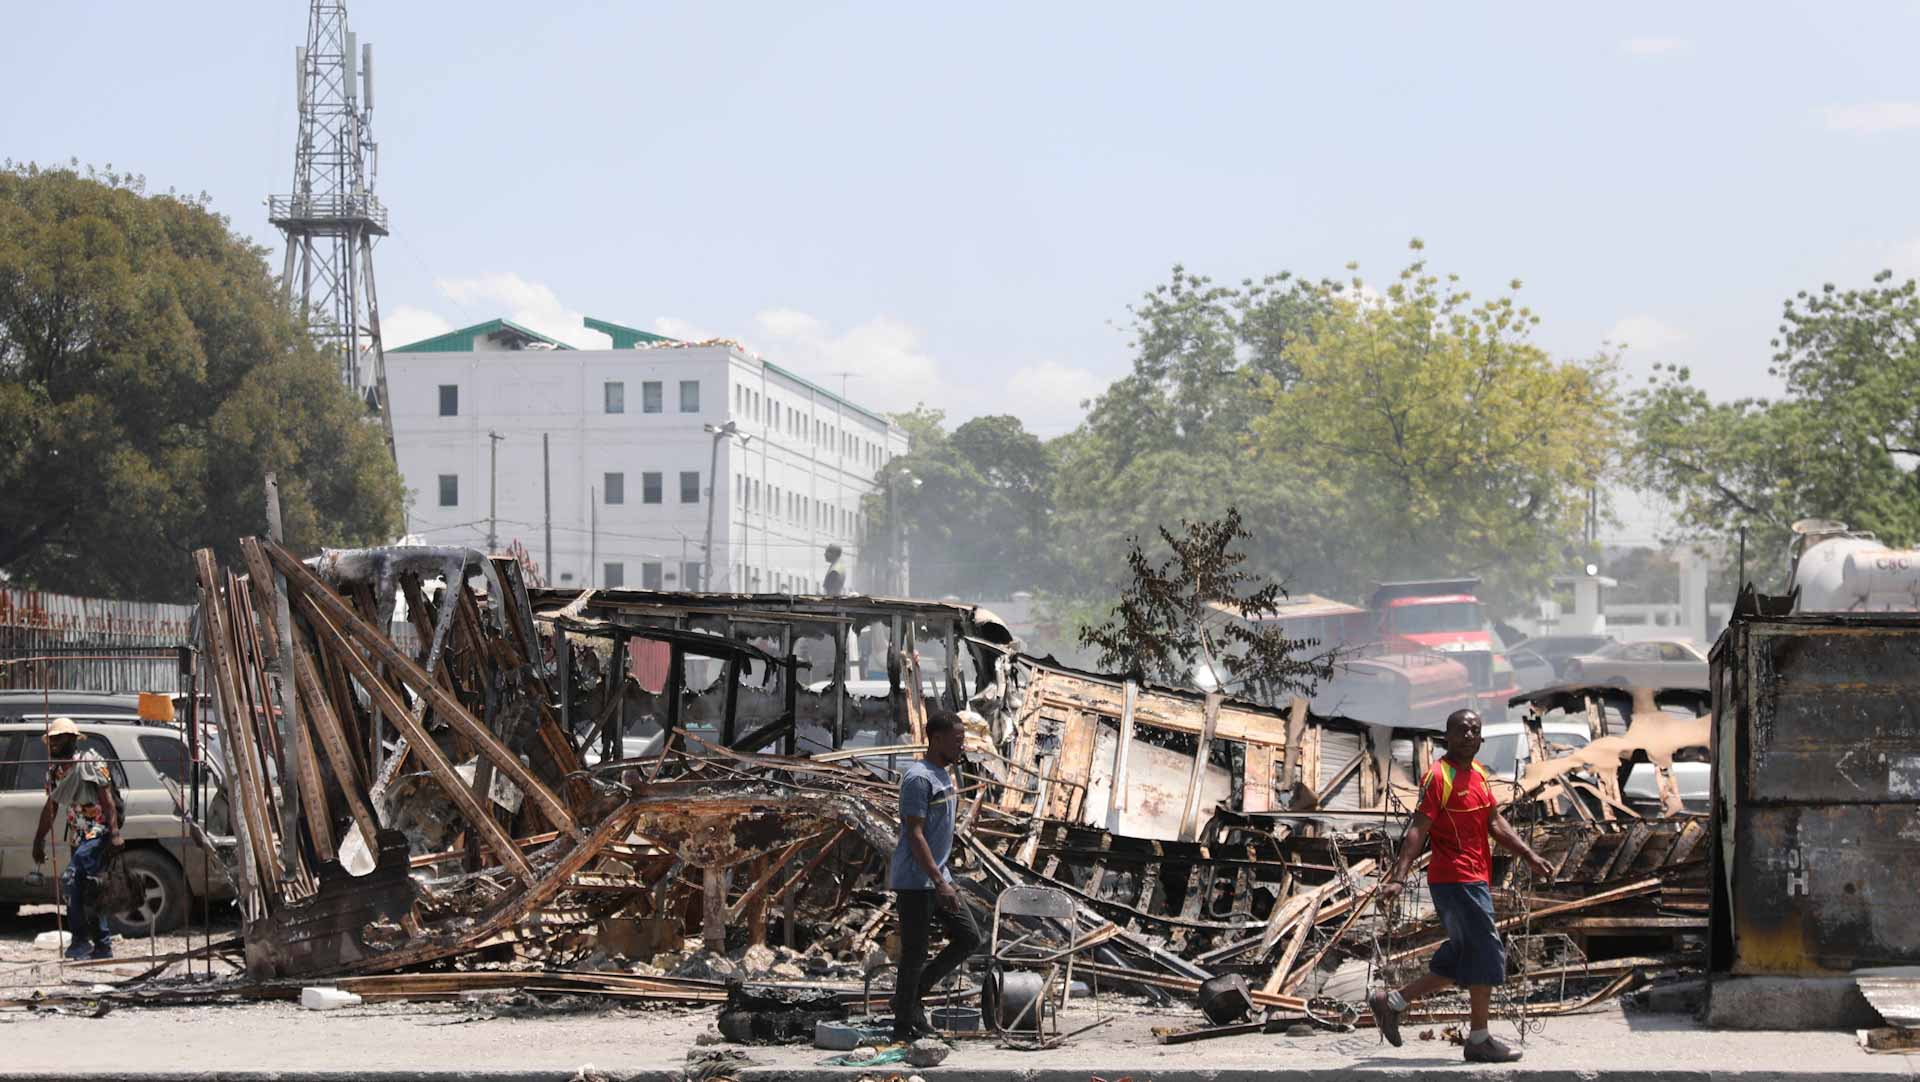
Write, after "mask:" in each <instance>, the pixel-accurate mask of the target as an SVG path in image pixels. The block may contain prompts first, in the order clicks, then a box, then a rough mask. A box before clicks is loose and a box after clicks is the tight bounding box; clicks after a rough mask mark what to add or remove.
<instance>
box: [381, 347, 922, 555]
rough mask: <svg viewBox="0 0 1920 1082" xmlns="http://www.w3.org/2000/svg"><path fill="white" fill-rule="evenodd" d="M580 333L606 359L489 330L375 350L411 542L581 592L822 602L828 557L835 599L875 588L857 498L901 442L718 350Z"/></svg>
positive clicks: (887, 430) (832, 398)
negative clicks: (488, 552) (708, 551)
mask: <svg viewBox="0 0 1920 1082" xmlns="http://www.w3.org/2000/svg"><path fill="white" fill-rule="evenodd" d="M586 323H587V326H589V327H591V328H593V329H595V330H599V331H602V332H604V333H606V334H608V335H609V336H610V337H611V338H612V339H613V345H614V348H612V349H572V348H570V347H568V346H566V345H565V344H563V343H560V342H556V341H554V340H553V339H550V338H547V337H545V336H544V335H541V334H538V333H536V332H533V331H530V330H527V329H526V328H524V327H520V326H517V325H515V324H513V323H510V322H508V321H506V320H493V321H492V322H489V323H482V324H478V325H476V326H472V327H464V328H461V329H460V330H457V331H450V332H448V333H446V334H443V335H439V336H438V337H435V338H430V339H427V340H425V341H422V342H415V343H413V344H411V345H406V346H402V347H400V348H398V349H394V350H390V351H388V353H387V383H388V389H389V394H390V395H391V396H392V400H393V401H392V409H393V434H394V442H395V447H396V450H397V452H398V455H399V461H400V474H401V477H402V478H403V480H404V481H405V484H406V487H407V490H408V492H409V494H410V497H411V503H410V505H409V507H408V509H407V517H408V532H409V533H412V534H416V535H419V536H420V537H421V538H423V539H424V540H425V541H426V543H428V544H434V545H469V546H472V547H474V548H481V549H485V548H487V547H488V544H489V537H488V531H489V528H490V526H491V528H493V529H494V530H495V531H496V533H495V537H494V540H493V545H492V547H493V549H494V550H495V551H504V550H506V549H508V548H510V547H511V546H512V544H513V542H515V541H518V542H520V543H521V544H522V545H524V546H525V547H526V549H527V552H528V554H529V555H530V556H531V557H532V559H533V561H534V562H535V563H536V564H537V565H538V566H539V567H540V569H541V573H542V575H543V577H544V578H545V579H546V581H547V582H548V583H549V584H550V585H554V586H560V587H566V586H580V587H583V588H584V587H609V588H610V587H622V586H624V587H627V588H648V589H667V590H676V589H686V590H693V589H708V590H716V591H748V592H759V591H764V592H794V593H808V592H818V591H819V590H820V589H821V582H822V579H823V577H824V576H825V575H826V572H827V562H826V558H825V555H824V553H825V550H826V548H827V546H828V545H829V544H838V545H839V546H840V547H841V549H842V551H843V556H842V558H841V561H840V565H839V566H840V568H841V570H843V571H844V572H845V573H846V575H847V582H846V589H847V590H848V591H849V592H853V591H856V590H867V589H877V588H879V586H880V585H881V582H880V580H879V576H880V575H882V574H883V573H884V562H885V561H884V556H885V554H884V552H882V551H879V550H878V549H876V550H874V551H872V552H871V554H870V556H869V558H868V559H867V560H866V561H864V562H863V561H862V560H861V555H862V551H861V540H862V538H864V537H865V535H866V532H867V531H866V521H865V515H864V513H863V511H862V499H863V497H865V496H866V495H867V494H869V493H870V492H872V491H873V490H874V483H875V482H874V479H875V475H876V474H877V472H878V471H879V469H880V467H881V466H883V465H884V464H885V463H886V462H887V461H888V460H889V459H890V458H892V457H893V456H895V455H899V454H903V453H905V451H906V449H907V437H906V433H904V432H903V431H902V430H901V429H900V428H899V427H898V426H896V425H894V424H892V423H891V422H889V421H888V420H887V419H886V418H885V417H884V416H882V415H881V414H879V413H875V412H874V411H872V410H869V409H865V408H863V407H860V406H857V405H855V404H853V403H851V402H848V401H847V400H845V399H844V398H842V397H840V396H839V395H836V394H833V393H831V392H829V391H827V390H826V389H824V388H822V387H819V386H816V385H815V384H813V383H810V382H808V381H807V380H805V379H802V378H800V377H799V376H797V375H795V374H793V373H792V372H789V371H787V370H785V369H783V368H780V367H779V366H777V365H774V364H770V363H768V362H766V361H764V360H762V359H761V358H759V357H755V356H753V355H751V354H749V353H746V352H745V351H743V350H741V349H740V348H739V346H738V345H736V344H734V343H730V342H708V343H693V344H690V343H682V342H677V341H674V340H672V339H668V338H663V337H661V336H659V335H654V334H649V333H647V332H645V331H639V330H635V329H633V328H630V327H622V326H620V325H618V324H612V323H606V322H603V321H600V320H595V319H589V320H587V321H586ZM728 423H732V424H733V425H734V426H735V430H734V432H733V433H732V434H731V435H728V434H725V433H721V434H716V433H715V432H714V429H716V428H719V427H721V426H724V425H726V424H728ZM495 437H497V439H496V438H495ZM543 440H544V443H543ZM496 454H497V456H498V459H497V463H496V462H495V461H493V460H492V458H491V456H493V455H496ZM715 473H717V475H718V476H719V477H720V479H721V483H720V484H719V485H718V486H713V487H711V488H710V485H711V476H712V475H713V474H715ZM710 498H712V499H714V500H716V501H717V502H715V503H714V504H713V505H712V512H713V514H712V529H713V550H714V551H713V562H714V573H713V576H712V578H711V579H710V580H703V578H702V576H701V574H700V569H701V567H702V563H703V561H702V548H703V546H704V544H705V538H706V531H707V529H708V521H709V520H708V511H709V502H708V501H709V499H710ZM549 530H550V532H549Z"/></svg>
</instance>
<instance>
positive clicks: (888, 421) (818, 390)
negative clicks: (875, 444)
mask: <svg viewBox="0 0 1920 1082" xmlns="http://www.w3.org/2000/svg"><path fill="white" fill-rule="evenodd" d="M760 363H761V364H764V365H766V366H767V367H768V368H771V369H773V370H774V371H775V372H778V373H780V374H781V375H783V376H785V377H787V378H788V379H790V380H792V381H794V382H795V383H798V384H800V385H801V386H803V387H806V388H807V389H808V390H811V391H812V392H813V393H815V394H818V395H824V396H826V397H827V398H830V399H832V400H833V401H835V402H838V403H840V404H841V405H843V406H845V407H847V408H848V409H850V410H852V411H853V412H855V413H858V414H860V415H862V416H864V417H869V418H871V419H873V420H875V421H878V422H880V423H881V424H883V425H887V426H891V425H892V424H893V420H892V418H890V417H888V416H887V415H886V414H884V413H875V412H873V411H872V410H870V409H868V408H867V407H865V406H856V405H854V404H853V403H852V402H849V401H847V400H846V399H844V398H841V397H840V396H839V395H837V394H835V393H833V392H832V391H829V390H827V389H826V388H825V387H822V386H820V385H819V384H818V383H815V382H813V381H812V380H810V379H808V378H807V377H805V376H803V375H801V374H800V373H798V372H793V371H789V370H788V369H785V368H782V367H780V366H779V365H777V364H774V363H773V362H772V361H769V360H767V359H766V358H764V357H763V358H761V360H760Z"/></svg>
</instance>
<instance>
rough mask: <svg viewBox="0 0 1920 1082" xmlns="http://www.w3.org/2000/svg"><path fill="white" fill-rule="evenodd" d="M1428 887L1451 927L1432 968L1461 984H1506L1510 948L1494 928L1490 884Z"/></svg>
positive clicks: (1445, 925)
mask: <svg viewBox="0 0 1920 1082" xmlns="http://www.w3.org/2000/svg"><path fill="white" fill-rule="evenodd" d="M1427 889H1428V891H1429V892H1430V893H1432V895H1433V908H1434V910H1435V912H1437V913H1439V914H1440V926H1441V927H1443V928H1445V929H1446V930H1447V941H1446V943H1445V944H1443V945H1442V946H1441V948H1440V950H1439V952H1438V953H1436V954H1435V955H1434V956H1433V961H1432V962H1431V963H1429V964H1428V966H1427V969H1428V971H1429V972H1432V973H1436V974H1438V975H1440V976H1442V977H1445V978H1447V979H1448V980H1450V981H1452V982H1453V983H1455V984H1461V985H1475V984H1504V983H1506V980H1507V949H1506V947H1504V946H1502V945H1501V943H1500V932H1499V931H1498V930H1497V929H1496V928H1494V922H1493V894H1492V893H1491V892H1490V891H1488V889H1487V885H1486V884H1485V883H1429V884H1427Z"/></svg>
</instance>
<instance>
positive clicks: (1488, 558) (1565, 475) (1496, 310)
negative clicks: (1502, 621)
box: [1255, 241, 1618, 606]
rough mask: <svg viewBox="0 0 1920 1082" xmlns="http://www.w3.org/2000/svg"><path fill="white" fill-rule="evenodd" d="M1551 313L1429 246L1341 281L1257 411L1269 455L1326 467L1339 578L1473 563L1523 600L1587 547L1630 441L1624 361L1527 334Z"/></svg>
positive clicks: (1348, 581) (1321, 508) (1327, 509)
mask: <svg viewBox="0 0 1920 1082" xmlns="http://www.w3.org/2000/svg"><path fill="white" fill-rule="evenodd" d="M1413 247H1414V250H1415V251H1416V253H1417V252H1418V251H1419V249H1420V247H1421V246H1420V244H1419V242H1418V241H1415V242H1414V244H1413ZM1519 288H1520V283H1519V282H1518V281H1515V282H1513V283H1511V286H1510V289H1511V290H1514V291H1517V290H1518V289H1519ZM1538 322H1539V319H1538V317H1537V316H1535V315H1534V314H1533V313H1532V312H1531V311H1530V310H1529V309H1527V308H1525V307H1523V306H1521V305H1520V304H1519V303H1518V302H1517V301H1516V300H1515V298H1514V297H1513V296H1512V294H1511V292H1510V293H1508V294H1507V295H1503V296H1498V297H1495V298H1493V299H1491V300H1486V301H1479V302H1476V301H1475V300H1474V298H1473V295H1472V294H1471V293H1470V292H1468V291H1467V290H1465V289H1463V288H1461V287H1460V285H1459V282H1458V279H1457V278H1456V277H1455V276H1453V275H1447V276H1446V277H1445V278H1442V277H1441V276H1439V275H1436V274H1434V273H1432V272H1430V271H1429V270H1428V269H1427V265H1426V262H1425V260H1424V259H1419V258H1416V259H1415V261H1414V262H1413V263H1412V264H1410V265H1409V266H1408V267H1407V268H1406V269H1405V270H1403V271H1401V272H1400V274H1399V276H1398V278H1397V279H1396V280H1395V281H1393V282H1392V283H1391V284H1390V285H1388V286H1387V288H1386V290H1385V291H1384V292H1383V293H1381V294H1378V295H1373V294H1371V293H1370V292H1369V291H1368V290H1367V289H1366V286H1365V283H1364V282H1363V281H1361V280H1359V279H1358V278H1356V279H1355V280H1354V281H1353V282H1352V283H1351V288H1350V289H1348V290H1346V291H1344V292H1343V293H1341V294H1340V295H1337V296H1331V297H1329V298H1328V300H1327V306H1326V308H1325V310H1324V311H1323V312H1322V313H1321V314H1320V315H1318V316H1317V317H1316V318H1315V319H1314V320H1313V323H1312V332H1311V333H1310V334H1309V335H1308V336H1307V338H1306V340H1305V341H1303V342H1302V343H1300V345H1299V346H1298V347H1297V348H1295V349H1293V350H1291V351H1290V356H1291V357H1292V358H1293V361H1294V364H1295V366H1296V368H1297V372H1296V373H1295V374H1293V375H1292V376H1291V378H1290V379H1282V378H1279V377H1275V376H1269V377H1267V379H1266V380H1265V382H1264V392H1265V398H1266V402H1267V406H1268V408H1267V410H1266V411H1265V413H1264V414H1263V415H1262V416H1261V417H1260V418H1259V419H1258V421H1257V422H1256V423H1255V429H1256V443H1257V445H1258V446H1259V448H1260V449H1261V450H1262V451H1264V452H1265V454H1266V455H1267V456H1268V457H1269V458H1271V459H1274V460H1285V461H1286V465H1287V466H1288V467H1289V468H1290V469H1291V470H1292V471H1293V472H1294V473H1295V474H1296V475H1301V474H1304V476H1306V477H1310V478H1312V482H1311V488H1310V489H1309V490H1308V499H1309V500H1310V502H1311V505H1312V506H1314V509H1315V516H1316V518H1317V519H1318V521H1320V522H1321V523H1323V524H1324V527H1325V528H1326V529H1327V530H1329V531H1330V532H1331V533H1332V535H1333V536H1335V537H1337V538H1338V545H1339V547H1338V551H1337V553H1336V554H1334V555H1333V556H1332V558H1330V560H1329V563H1330V565H1331V566H1330V567H1329V568H1328V570H1329V571H1331V572H1333V573H1334V577H1330V578H1326V579H1323V580H1322V581H1324V582H1326V583H1327V584H1328V585H1329V586H1332V587H1333V588H1334V589H1335V590H1336V591H1337V592H1338V593H1341V594H1346V595H1355V594H1357V593H1358V592H1359V591H1360V590H1361V589H1362V588H1363V587H1364V586H1365V585H1366V583H1367V582H1369V581H1371V580H1374V579H1385V578H1395V577H1398V578H1430V577H1451V576H1455V575H1460V574H1474V575H1479V576H1481V577H1482V579H1483V580H1485V587H1484V590H1483V597H1485V598H1487V599H1488V600H1491V601H1493V602H1494V603H1495V604H1496V605H1497V606H1498V605H1501V604H1502V603H1505V604H1506V605H1512V604H1514V603H1518V602H1521V601H1524V600H1525V599H1526V598H1528V597H1529V596H1531V594H1532V593H1533V592H1534V590H1536V589H1537V588H1538V587H1539V586H1541V585H1543V584H1544V583H1545V581H1546V580H1547V578H1549V577H1550V576H1551V575H1553V574H1554V573H1556V572H1561V571H1564V570H1566V569H1567V568H1569V567H1570V566H1572V565H1574V564H1575V563H1576V562H1577V560H1578V559H1579V557H1580V556H1581V555H1582V553H1581V552H1580V546H1581V543H1582V540H1581V523H1582V522H1584V520H1585V517H1586V511H1587V506H1588V501H1589V498H1590V497H1589V493H1590V492H1592V491H1593V490H1594V489H1595V488H1596V487H1597V486H1598V485H1599V483H1600V481H1601V478H1602V473H1603V470H1604V469H1605V468H1606V464H1607V463H1608V461H1609V460H1610V459H1611V458H1612V456H1613V454H1614V451H1615V450H1616V437H1615V430H1616V425H1617V422H1618V416H1617V411H1616V408H1615V404H1614V391H1613V376H1612V366H1611V363H1610V361H1609V360H1608V359H1607V358H1605V357H1595V358H1592V359H1589V360H1584V361H1556V360H1554V359H1553V358H1551V357H1550V356H1548V354H1547V353H1546V351H1545V350H1543V349H1541V348H1540V347H1538V346H1536V345H1534V344H1532V343H1531V342H1530V341H1529V340H1528V335H1529V333H1530V332H1531V330H1532V328H1533V327H1534V325H1535V324H1537V323H1538Z"/></svg>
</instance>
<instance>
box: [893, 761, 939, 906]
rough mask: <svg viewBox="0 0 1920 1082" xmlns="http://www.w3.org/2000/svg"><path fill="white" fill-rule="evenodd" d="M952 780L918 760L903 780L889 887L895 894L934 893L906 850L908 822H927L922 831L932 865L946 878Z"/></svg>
mask: <svg viewBox="0 0 1920 1082" xmlns="http://www.w3.org/2000/svg"><path fill="white" fill-rule="evenodd" d="M953 805H954V795H953V780H952V779H951V778H949V777H947V772H946V771H945V770H943V769H941V768H940V767H937V766H934V765H933V764H932V763H929V762H927V761H926V760H925V759H916V760H914V761H913V763H912V764H910V765H909V766H908V767H907V769H906V773H905V774H903V775H901V778H900V820H901V829H900V840H899V842H897V843H896V844H895V845H894V847H893V865H892V867H891V869H890V870H889V873H888V875H887V885H888V886H889V887H890V888H891V889H893V890H932V889H933V886H934V883H933V880H931V879H928V878H927V873H926V870H925V869H923V868H921V867H920V862H919V861H917V860H914V859H913V852H912V850H910V849H909V848H907V831H906V818H907V816H909V815H917V816H920V817H921V818H923V819H925V820H926V823H925V825H923V826H922V827H921V830H922V832H923V833H925V834H926V836H927V848H928V849H931V850H933V862H934V863H935V864H937V865H939V867H940V874H941V876H942V877H943V878H946V879H951V878H952V876H950V875H948V874H947V857H948V856H950V855H952V853H953Z"/></svg>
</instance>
